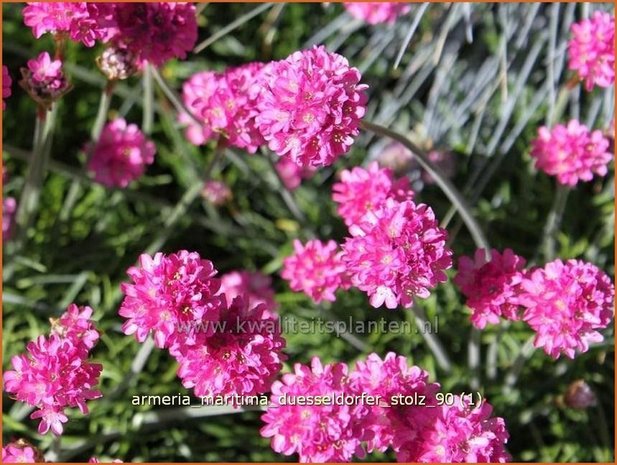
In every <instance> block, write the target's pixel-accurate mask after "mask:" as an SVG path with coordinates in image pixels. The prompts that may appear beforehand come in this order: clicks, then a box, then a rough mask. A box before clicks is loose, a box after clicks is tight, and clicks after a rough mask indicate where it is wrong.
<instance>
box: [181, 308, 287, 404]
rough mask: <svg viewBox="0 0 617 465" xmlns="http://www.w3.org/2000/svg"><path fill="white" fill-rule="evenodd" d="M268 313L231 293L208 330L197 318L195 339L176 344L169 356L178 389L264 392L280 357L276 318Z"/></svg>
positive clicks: (211, 392)
mask: <svg viewBox="0 0 617 465" xmlns="http://www.w3.org/2000/svg"><path fill="white" fill-rule="evenodd" d="M268 313H269V312H268V309H267V307H266V306H265V305H264V304H257V305H250V304H249V302H248V300H244V299H243V298H242V297H237V298H235V299H234V300H233V301H232V302H231V303H229V305H228V306H226V307H225V309H224V310H222V311H221V319H220V320H219V321H218V322H216V323H215V324H213V325H212V327H214V329H215V331H214V333H212V334H210V331H209V329H207V328H206V327H207V325H208V322H202V324H201V325H199V326H198V331H199V332H198V333H197V335H196V338H195V341H194V342H193V341H191V342H190V343H189V344H179V350H178V353H176V354H172V355H174V356H175V357H176V359H177V360H178V363H179V364H180V366H179V368H178V376H179V377H180V378H181V379H182V384H183V385H184V387H186V388H194V392H195V395H196V396H218V395H221V396H224V395H232V396H233V395H237V396H245V395H246V396H248V395H256V394H261V393H264V392H266V391H267V390H268V389H269V388H270V384H271V383H272V381H273V380H274V378H275V377H276V375H277V374H278V372H279V371H280V370H281V367H282V362H283V361H284V360H285V359H286V357H285V355H284V354H283V353H282V350H283V348H284V347H285V340H284V339H283V338H282V337H281V333H280V327H279V324H278V321H277V320H276V319H275V318H272V317H270V316H268ZM204 329H206V330H205V331H203V330H204Z"/></svg>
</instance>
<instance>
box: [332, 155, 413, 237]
mask: <svg viewBox="0 0 617 465" xmlns="http://www.w3.org/2000/svg"><path fill="white" fill-rule="evenodd" d="M413 196H414V193H413V191H412V190H411V189H410V188H409V180H408V179H407V178H405V177H402V178H400V179H396V180H395V179H394V177H393V174H392V171H391V170H390V169H388V168H380V167H379V165H378V164H377V162H372V163H371V164H369V166H368V168H367V169H365V168H362V167H360V166H356V167H354V168H353V169H352V170H343V171H342V172H341V181H340V182H338V183H336V184H334V186H332V200H334V202H336V203H337V204H338V208H337V212H338V214H339V215H341V217H342V218H343V220H344V221H345V224H346V225H347V226H348V227H351V226H353V225H354V224H360V223H361V222H363V221H364V219H365V217H366V215H367V213H369V212H370V213H373V214H374V213H375V212H376V211H378V210H379V209H380V208H382V207H383V205H384V203H385V202H386V200H387V199H388V198H393V199H395V200H398V201H404V200H412V199H413Z"/></svg>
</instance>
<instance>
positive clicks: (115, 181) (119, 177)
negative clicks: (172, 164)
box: [86, 118, 156, 188]
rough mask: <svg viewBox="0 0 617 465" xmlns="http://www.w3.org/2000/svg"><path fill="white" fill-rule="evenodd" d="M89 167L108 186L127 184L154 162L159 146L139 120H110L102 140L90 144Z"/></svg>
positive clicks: (96, 178) (124, 185)
mask: <svg viewBox="0 0 617 465" xmlns="http://www.w3.org/2000/svg"><path fill="white" fill-rule="evenodd" d="M86 151H87V152H90V154H91V156H90V160H89V161H88V171H90V172H92V173H93V174H94V179H95V180H96V181H97V182H100V183H101V184H103V185H105V186H108V187H122V188H124V187H127V186H128V185H129V184H130V183H131V182H132V181H134V180H136V179H138V178H139V177H140V176H141V175H143V174H144V171H145V169H146V165H150V164H152V163H153V162H154V154H155V153H156V147H155V145H154V143H153V142H152V141H150V140H148V139H146V136H145V135H144V134H143V133H142V132H141V131H140V130H139V128H138V127H137V125H135V124H127V122H126V121H125V120H124V119H122V118H117V119H115V120H113V121H112V122H110V123H107V124H106V125H105V127H104V128H103V131H102V132H101V136H100V137H99V140H98V141H97V142H96V143H95V144H92V145H90V146H88V147H87V148H86Z"/></svg>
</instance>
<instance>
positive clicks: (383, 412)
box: [350, 352, 439, 452]
mask: <svg viewBox="0 0 617 465" xmlns="http://www.w3.org/2000/svg"><path fill="white" fill-rule="evenodd" d="M350 386H351V392H353V393H354V394H356V395H362V394H363V393H365V394H366V395H371V396H375V397H376V396H380V404H379V405H375V406H369V405H366V406H363V405H360V406H359V408H361V409H362V410H363V415H360V416H359V417H360V419H361V421H362V424H363V428H364V429H366V430H369V431H371V433H372V434H371V438H370V439H369V440H368V443H367V449H368V452H372V451H373V450H379V451H380V452H385V451H386V449H388V448H389V447H392V448H394V449H395V450H398V447H399V446H400V444H398V443H399V442H400V438H401V437H406V436H412V435H413V434H415V431H414V430H413V429H410V427H409V424H407V419H408V418H409V417H410V416H412V415H414V414H417V413H418V412H421V411H422V410H424V409H428V408H433V407H434V406H435V405H436V404H435V400H434V395H435V393H436V392H437V391H438V390H439V384H437V383H429V382H428V373H427V372H426V371H424V370H422V369H420V368H418V367H416V366H409V365H408V364H407V359H406V358H405V357H403V356H401V355H396V354H395V353H394V352H389V353H388V354H387V355H386V356H385V358H384V359H383V360H382V359H381V358H380V357H379V355H377V354H375V353H373V354H370V355H369V356H368V357H367V359H366V361H358V362H357V363H356V368H355V370H354V371H353V372H352V373H351V375H350ZM401 396H404V397H407V398H416V399H418V402H417V404H419V405H410V406H404V405H401V401H400V399H401ZM421 399H424V400H425V401H426V403H424V402H422V401H421ZM420 404H424V405H420Z"/></svg>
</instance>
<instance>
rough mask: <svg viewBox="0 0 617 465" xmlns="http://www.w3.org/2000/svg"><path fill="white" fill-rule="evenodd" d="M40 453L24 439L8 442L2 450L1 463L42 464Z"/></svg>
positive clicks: (42, 459)
mask: <svg viewBox="0 0 617 465" xmlns="http://www.w3.org/2000/svg"><path fill="white" fill-rule="evenodd" d="M44 461H45V459H44V458H43V455H42V454H41V452H40V451H39V450H38V449H36V448H35V447H34V446H33V445H32V444H30V443H29V442H28V441H26V440H24V439H19V440H17V441H15V442H9V443H8V444H7V445H6V446H4V447H3V448H2V463H37V462H44Z"/></svg>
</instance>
